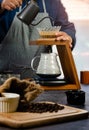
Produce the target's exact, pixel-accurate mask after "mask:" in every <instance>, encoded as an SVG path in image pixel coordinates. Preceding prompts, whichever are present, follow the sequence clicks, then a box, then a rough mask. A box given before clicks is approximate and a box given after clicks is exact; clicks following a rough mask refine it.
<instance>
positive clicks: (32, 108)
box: [20, 102, 64, 113]
mask: <svg viewBox="0 0 89 130" xmlns="http://www.w3.org/2000/svg"><path fill="white" fill-rule="evenodd" d="M20 108H23V109H22V111H23V112H32V113H43V112H58V111H59V110H63V109H64V106H62V105H59V104H57V103H46V102H43V103H30V104H23V107H20Z"/></svg>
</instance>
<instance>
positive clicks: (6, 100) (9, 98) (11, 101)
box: [0, 93, 20, 112]
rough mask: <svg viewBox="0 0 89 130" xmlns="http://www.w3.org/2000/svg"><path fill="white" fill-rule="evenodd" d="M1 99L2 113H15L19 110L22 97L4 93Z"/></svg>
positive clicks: (0, 109) (0, 110)
mask: <svg viewBox="0 0 89 130" xmlns="http://www.w3.org/2000/svg"><path fill="white" fill-rule="evenodd" d="M2 95H4V96H5V97H4V96H2V97H0V112H15V111H16V110H17V107H18V104H19V99H20V95H19V94H16V93H2Z"/></svg>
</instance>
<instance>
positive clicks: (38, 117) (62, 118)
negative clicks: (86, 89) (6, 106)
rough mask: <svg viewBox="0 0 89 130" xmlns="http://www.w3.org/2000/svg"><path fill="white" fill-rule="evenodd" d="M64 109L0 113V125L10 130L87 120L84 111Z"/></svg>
mask: <svg viewBox="0 0 89 130" xmlns="http://www.w3.org/2000/svg"><path fill="white" fill-rule="evenodd" d="M59 105H61V104H59ZM64 107H65V108H64V109H63V110H59V111H58V112H52V113H49V112H46V113H29V112H14V113H0V124H2V125H5V126H9V127H12V128H26V127H36V126H41V125H47V124H51V123H52V124H53V123H61V122H66V121H72V120H79V119H85V118H88V111H86V110H82V109H78V108H74V107H69V106H64Z"/></svg>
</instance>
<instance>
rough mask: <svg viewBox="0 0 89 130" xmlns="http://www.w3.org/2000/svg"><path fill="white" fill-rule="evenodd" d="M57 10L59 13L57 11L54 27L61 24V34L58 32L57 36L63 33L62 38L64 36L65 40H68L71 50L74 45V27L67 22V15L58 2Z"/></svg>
mask: <svg viewBox="0 0 89 130" xmlns="http://www.w3.org/2000/svg"><path fill="white" fill-rule="evenodd" d="M58 8H59V9H58ZM57 10H59V11H57V17H56V22H55V25H59V24H61V31H62V32H60V34H59V35H61V34H62V33H63V32H64V34H63V35H62V36H64V39H65V40H68V39H69V41H70V47H71V49H73V48H74V46H75V43H76V37H75V34H76V30H75V26H74V24H73V23H72V22H70V21H69V20H68V14H67V12H66V11H65V8H64V7H63V4H62V3H61V2H60V1H59V2H58V4H57Z"/></svg>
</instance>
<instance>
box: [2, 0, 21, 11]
mask: <svg viewBox="0 0 89 130" xmlns="http://www.w3.org/2000/svg"><path fill="white" fill-rule="evenodd" d="M22 1H23V0H0V5H1V9H6V10H13V9H16V8H17V7H19V6H20V5H22Z"/></svg>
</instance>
